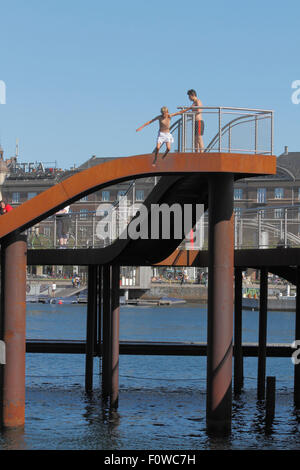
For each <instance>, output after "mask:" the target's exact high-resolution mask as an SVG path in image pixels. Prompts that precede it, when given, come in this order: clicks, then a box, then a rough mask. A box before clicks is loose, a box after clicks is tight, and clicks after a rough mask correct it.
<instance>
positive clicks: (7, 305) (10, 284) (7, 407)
mask: <svg viewBox="0 0 300 470" xmlns="http://www.w3.org/2000/svg"><path fill="white" fill-rule="evenodd" d="M1 258H2V263H1V264H2V269H1V271H2V272H1V278H2V279H1V297H2V299H1V307H2V312H1V314H2V316H1V340H2V341H4V342H5V346H6V364H5V365H3V366H1V368H2V370H1V399H2V400H1V402H2V403H1V405H2V406H1V422H2V425H3V426H5V427H18V426H24V424H25V353H26V261H27V243H26V236H24V235H18V236H15V237H11V238H9V239H7V240H5V241H4V242H3V243H2V246H1Z"/></svg>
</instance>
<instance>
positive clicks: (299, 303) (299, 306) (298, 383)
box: [294, 266, 300, 407]
mask: <svg viewBox="0 0 300 470" xmlns="http://www.w3.org/2000/svg"><path fill="white" fill-rule="evenodd" d="M295 317H296V318H295V341H299V344H298V343H296V347H297V349H299V347H300V267H299V266H298V267H297V286H296V315H295ZM297 344H298V345H297ZM294 364H295V368H294V404H295V406H296V407H300V354H298V355H297V357H296V358H294Z"/></svg>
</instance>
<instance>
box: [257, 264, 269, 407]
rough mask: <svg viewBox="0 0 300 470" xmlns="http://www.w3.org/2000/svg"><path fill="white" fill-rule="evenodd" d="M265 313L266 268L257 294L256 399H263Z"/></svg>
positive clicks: (265, 339) (266, 303) (265, 349)
mask: <svg viewBox="0 0 300 470" xmlns="http://www.w3.org/2000/svg"><path fill="white" fill-rule="evenodd" d="M267 313H268V268H266V267H263V268H261V270H260V294H259V333H258V335H259V337H258V368H257V399H258V400H264V399H265V388H266V386H265V382H266V354H267Z"/></svg>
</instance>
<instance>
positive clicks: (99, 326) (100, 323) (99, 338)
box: [97, 266, 102, 353]
mask: <svg viewBox="0 0 300 470" xmlns="http://www.w3.org/2000/svg"><path fill="white" fill-rule="evenodd" d="M98 270H99V271H98V322H97V329H98V347H97V350H98V353H99V352H100V350H101V347H102V346H101V342H102V266H98Z"/></svg>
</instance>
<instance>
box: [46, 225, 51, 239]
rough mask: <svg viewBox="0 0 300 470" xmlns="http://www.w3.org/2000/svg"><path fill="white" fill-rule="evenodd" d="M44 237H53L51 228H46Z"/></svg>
mask: <svg viewBox="0 0 300 470" xmlns="http://www.w3.org/2000/svg"><path fill="white" fill-rule="evenodd" d="M44 235H45V237H50V235H51V228H50V227H44Z"/></svg>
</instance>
